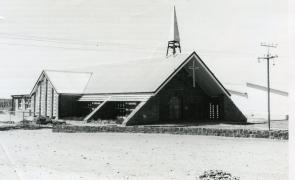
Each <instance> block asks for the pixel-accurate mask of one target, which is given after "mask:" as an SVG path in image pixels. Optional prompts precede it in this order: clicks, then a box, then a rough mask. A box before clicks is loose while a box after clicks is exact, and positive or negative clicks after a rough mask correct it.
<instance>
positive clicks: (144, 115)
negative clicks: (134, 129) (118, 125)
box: [126, 96, 160, 126]
mask: <svg viewBox="0 0 295 180" xmlns="http://www.w3.org/2000/svg"><path fill="white" fill-rule="evenodd" d="M159 118H160V112H159V97H157V96H156V97H152V98H151V99H150V100H148V102H146V104H145V105H144V106H143V107H142V108H141V109H140V110H139V111H138V112H137V113H136V114H135V115H134V116H133V117H132V118H131V119H130V120H129V121H128V123H127V124H126V125H127V126H130V125H144V124H155V123H158V122H159Z"/></svg>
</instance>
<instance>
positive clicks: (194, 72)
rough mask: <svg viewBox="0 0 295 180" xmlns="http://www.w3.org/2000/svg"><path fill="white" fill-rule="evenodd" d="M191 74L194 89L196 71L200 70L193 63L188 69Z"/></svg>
mask: <svg viewBox="0 0 295 180" xmlns="http://www.w3.org/2000/svg"><path fill="white" fill-rule="evenodd" d="M188 68H189V69H191V70H192V72H193V87H196V70H199V69H200V68H199V67H197V66H196V62H195V61H193V65H192V66H189V67H188Z"/></svg>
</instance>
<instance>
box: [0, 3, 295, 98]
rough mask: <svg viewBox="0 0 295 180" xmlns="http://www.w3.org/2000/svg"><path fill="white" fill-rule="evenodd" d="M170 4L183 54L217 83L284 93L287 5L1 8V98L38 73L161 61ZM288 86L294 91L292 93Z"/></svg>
mask: <svg viewBox="0 0 295 180" xmlns="http://www.w3.org/2000/svg"><path fill="white" fill-rule="evenodd" d="M173 4H175V6H176V11H177V18H178V25H179V31H180V39H181V45H182V50H183V53H191V52H193V51H196V52H197V53H198V54H199V55H200V57H201V58H202V59H203V61H204V62H205V63H206V64H207V65H208V66H209V68H211V70H212V71H213V72H214V73H215V75H216V76H217V77H218V78H219V79H220V80H221V82H222V83H224V84H225V86H227V85H229V86H230V85H242V84H244V83H245V82H252V83H258V84H261V85H266V63H265V62H261V63H258V61H257V57H259V56H263V55H265V53H266V49H265V48H264V47H261V46H260V43H261V42H266V43H275V44H278V47H277V48H276V49H271V52H272V53H273V54H277V55H278V56H279V58H277V59H276V60H275V65H274V66H273V65H271V85H272V87H273V88H277V89H280V90H285V91H288V92H290V91H291V89H293V87H294V85H292V84H291V83H290V77H292V76H293V77H294V76H295V74H294V72H291V71H290V68H289V67H290V65H291V58H289V54H288V25H289V24H288V1H287V0H282V1H278V0H259V1H257V0H239V1H236V0H206V1H197V0H182V1H177V0H176V1H169V0H141V1H138V0H67V1H60V0H42V1H40V0H26V1H24V0H1V1H0V98H9V97H10V95H11V94H24V93H30V91H31V89H32V88H33V85H34V83H35V82H36V80H37V78H38V76H39V75H40V73H41V71H42V70H43V69H57V70H71V69H79V68H81V67H89V66H93V65H98V64H105V63H114V62H124V61H129V60H137V59H142V58H152V57H165V53H166V46H167V41H168V37H169V32H170V27H171V19H172V12H173V11H172V10H173ZM292 86H293V87H292Z"/></svg>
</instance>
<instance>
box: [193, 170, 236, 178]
mask: <svg viewBox="0 0 295 180" xmlns="http://www.w3.org/2000/svg"><path fill="white" fill-rule="evenodd" d="M199 179H200V180H239V179H240V178H239V177H234V176H232V175H231V174H230V173H229V172H225V171H222V170H209V171H204V173H203V174H201V175H200V176H199Z"/></svg>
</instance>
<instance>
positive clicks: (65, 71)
mask: <svg viewBox="0 0 295 180" xmlns="http://www.w3.org/2000/svg"><path fill="white" fill-rule="evenodd" d="M44 71H47V72H48V71H51V72H64V73H88V74H92V72H86V71H74V70H73V71H70V70H54V69H44Z"/></svg>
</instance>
